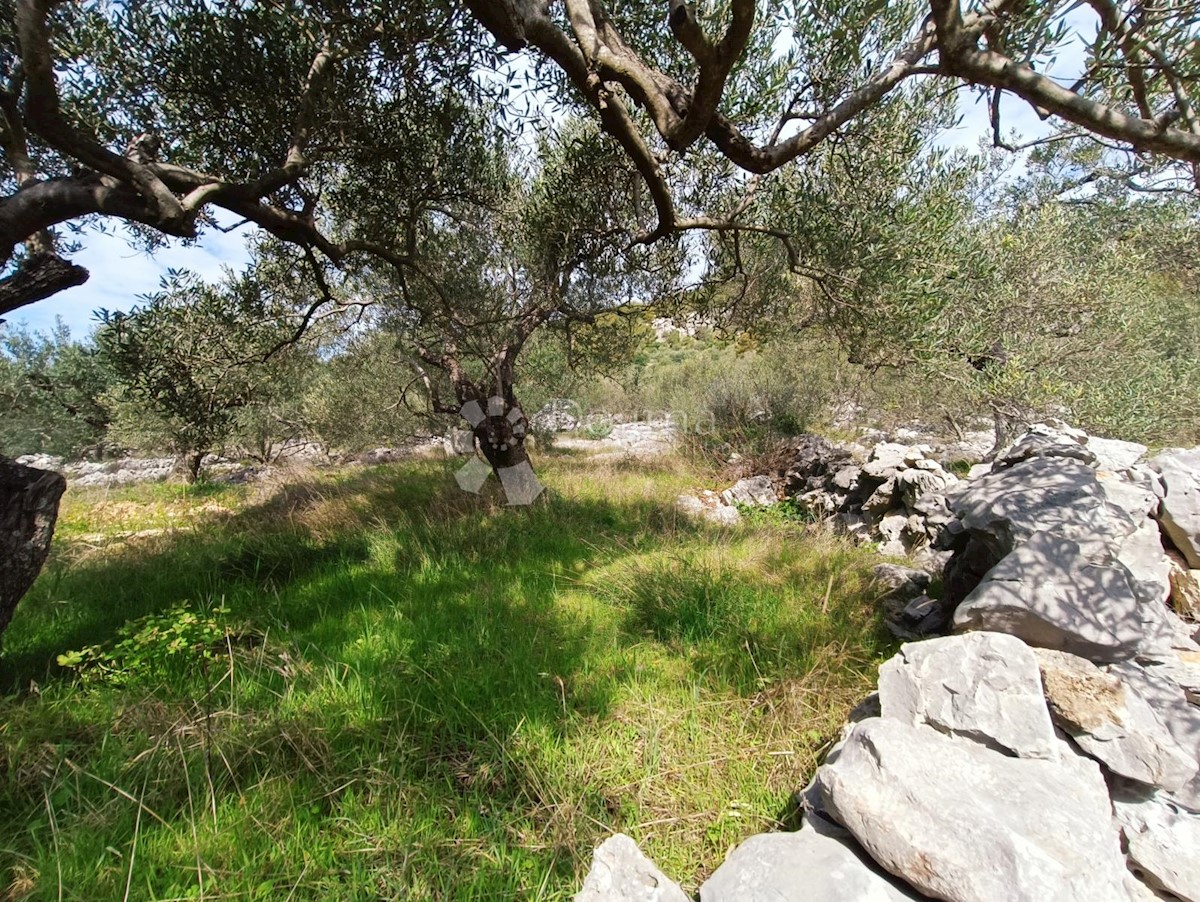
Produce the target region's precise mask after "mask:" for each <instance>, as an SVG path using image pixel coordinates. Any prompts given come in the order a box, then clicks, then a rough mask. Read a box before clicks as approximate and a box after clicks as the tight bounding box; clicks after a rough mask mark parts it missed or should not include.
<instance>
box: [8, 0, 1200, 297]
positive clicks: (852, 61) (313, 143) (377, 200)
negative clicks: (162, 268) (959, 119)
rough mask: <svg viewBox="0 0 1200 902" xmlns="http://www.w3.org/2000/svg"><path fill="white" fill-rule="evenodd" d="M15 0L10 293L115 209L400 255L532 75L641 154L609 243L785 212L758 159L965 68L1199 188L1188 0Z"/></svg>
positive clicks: (342, 260)
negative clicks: (806, 0)
mask: <svg viewBox="0 0 1200 902" xmlns="http://www.w3.org/2000/svg"><path fill="white" fill-rule="evenodd" d="M0 15H2V18H0V117H2V122H0V124H2V126H3V128H2V129H0V132H2V135H0V137H2V141H0V145H2V148H0V149H2V156H3V172H2V178H3V187H2V191H3V197H2V199H0V259H2V260H3V261H4V263H5V265H6V276H5V278H4V279H3V281H2V282H0V312H3V311H7V310H12V309H15V308H16V307H18V306H21V305H23V304H26V303H30V302H31V301H34V300H37V299H39V298H43V297H47V296H49V295H51V294H53V293H55V292H56V291H59V290H62V289H63V288H65V287H68V286H70V285H74V284H78V283H79V282H81V281H82V280H84V279H85V278H86V277H87V274H86V272H85V271H84V270H83V269H82V268H81V267H78V266H77V265H75V264H72V263H70V262H69V259H68V258H69V251H70V246H69V245H67V244H66V242H65V241H64V238H63V236H62V235H61V234H56V230H57V231H58V232H61V231H62V229H63V228H66V229H67V230H69V231H71V232H73V233H74V232H78V231H79V230H80V229H86V228H89V227H95V226H97V225H100V224H102V223H103V222H105V221H111V220H120V221H123V222H125V223H127V224H130V225H131V226H132V227H133V228H135V229H136V230H138V231H139V232H140V234H141V235H142V236H143V237H144V238H145V240H146V241H148V242H151V243H153V242H155V241H158V240H161V239H162V237H163V236H170V237H176V238H184V239H188V238H192V237H194V236H195V235H197V234H198V232H200V231H201V230H203V229H204V228H207V227H212V226H213V225H214V224H215V222H216V221H217V220H216V219H214V216H215V215H216V213H217V212H218V211H225V213H224V214H223V215H225V216H226V219H225V220H224V221H228V218H229V217H232V218H233V219H235V220H236V221H238V222H248V223H252V224H254V225H256V226H258V227H260V228H261V229H263V230H265V232H266V233H268V234H270V235H272V236H275V237H276V238H278V239H280V240H282V241H285V242H288V243H291V244H293V245H294V246H296V247H298V248H300V249H301V251H302V252H303V253H304V254H305V255H306V256H308V257H311V258H312V259H313V260H319V262H320V263H321V264H323V265H329V266H334V267H339V268H347V267H350V268H352V267H354V266H356V265H365V264H366V263H370V264H371V265H381V266H387V267H390V268H391V269H393V270H394V271H395V274H396V275H397V276H404V275H411V271H410V268H411V266H412V264H413V263H414V261H415V260H416V257H417V254H418V249H417V247H416V243H415V242H416V240H417V237H418V232H419V223H420V222H421V220H422V218H423V217H427V216H428V215H429V214H431V213H432V212H435V211H437V210H439V209H441V208H442V207H444V206H446V205H447V204H452V203H454V202H458V201H462V200H464V199H469V198H476V197H479V196H480V195H483V196H486V195H487V193H488V192H489V191H490V190H492V189H494V188H495V186H496V183H495V182H494V181H489V179H488V178H487V177H486V173H487V168H488V166H487V160H489V159H494V158H495V155H494V154H493V153H492V151H491V149H492V148H493V147H494V145H495V143H496V142H497V141H506V143H508V144H509V145H510V146H511V145H512V144H513V140H512V139H513V138H514V134H513V132H514V130H515V126H514V122H515V121H516V120H519V119H520V118H521V103H522V98H524V100H525V101H526V102H528V97H529V96H530V94H529V92H531V91H532V92H533V94H534V95H536V97H537V98H538V102H537V104H536V109H535V110H534V112H533V114H532V115H533V116H534V117H536V116H537V115H538V114H539V113H543V112H545V111H547V110H563V109H574V110H579V111H584V112H586V113H587V114H588V115H589V116H591V117H592V118H593V121H595V122H596V123H598V125H599V127H600V128H601V129H602V130H603V132H605V133H606V134H607V135H609V136H610V137H611V138H612V139H613V140H614V141H615V144H616V145H617V146H618V147H619V148H620V151H621V153H622V154H623V156H624V158H625V159H626V160H627V163H628V165H629V166H631V167H633V169H634V170H635V171H636V172H637V173H638V176H639V180H638V181H637V183H636V190H634V191H633V195H634V196H633V197H632V198H631V201H632V203H631V205H630V208H629V210H628V212H627V213H626V214H625V215H624V216H623V217H622V219H621V221H620V223H619V233H620V234H619V235H618V234H613V235H611V236H609V241H610V242H612V243H613V244H615V245H616V246H620V247H624V246H628V245H629V243H630V242H631V241H632V242H652V241H656V240H658V239H661V238H663V237H665V236H668V235H671V234H674V233H678V232H686V231H690V230H697V229H698V230H715V231H717V232H720V233H729V232H735V231H738V232H740V231H749V232H759V233H766V234H771V235H774V236H776V237H778V238H781V237H782V236H783V235H785V234H787V233H788V232H787V224H786V222H785V223H782V224H781V223H780V222H779V221H778V220H777V218H776V217H774V216H773V215H772V213H773V212H774V211H773V208H772V207H770V206H769V205H767V204H761V203H759V201H758V199H757V195H758V193H759V191H760V184H761V179H762V177H763V176H764V175H766V174H768V173H771V172H774V171H776V170H780V169H784V168H787V167H788V166H789V164H794V163H795V162H796V161H798V160H803V159H804V158H806V157H808V156H810V155H812V154H816V153H821V152H824V150H825V149H826V148H828V147H830V146H844V145H845V144H847V143H848V142H856V143H859V144H863V143H864V142H865V147H866V149H867V150H868V151H869V149H870V147H871V142H872V138H873V135H874V129H875V127H876V123H877V121H878V120H880V118H881V116H882V120H883V121H886V120H887V119H888V114H886V113H881V111H883V110H886V109H887V108H888V107H889V105H894V104H895V103H902V104H903V103H911V102H914V100H915V99H919V98H920V97H921V96H923V95H927V94H929V93H937V92H939V91H940V92H953V91H954V90H955V89H957V88H960V87H967V88H969V89H971V90H976V91H978V92H980V93H981V94H983V95H985V96H986V97H987V98H988V102H989V104H990V108H991V111H992V120H993V127H994V129H993V130H994V139H995V141H996V143H997V144H1006V143H1008V142H1009V140H1010V137H1009V135H1008V133H1007V131H1006V129H1005V116H1006V115H1008V113H1009V111H1011V109H1012V104H1013V102H1014V101H1015V102H1019V103H1023V104H1027V105H1029V106H1030V107H1031V108H1032V109H1034V110H1035V111H1036V112H1037V114H1038V115H1039V116H1041V117H1043V118H1046V119H1047V120H1048V121H1049V122H1051V123H1053V124H1054V125H1055V126H1056V127H1058V130H1057V131H1056V132H1055V134H1054V135H1052V136H1051V138H1052V139H1054V140H1062V141H1064V142H1069V141H1072V140H1078V139H1080V138H1083V139H1085V140H1086V141H1088V142H1091V143H1089V146H1093V147H1099V148H1100V150H1099V151H1098V152H1094V153H1091V154H1090V156H1089V155H1087V154H1084V155H1081V156H1080V157H1079V158H1078V161H1077V165H1076V167H1075V170H1076V172H1075V177H1076V178H1077V179H1095V178H1099V177H1101V176H1103V177H1119V178H1121V179H1123V180H1125V181H1126V183H1128V184H1132V185H1135V186H1137V187H1142V188H1147V187H1154V188H1156V189H1161V188H1163V187H1166V188H1170V189H1183V188H1185V187H1188V186H1189V184H1190V186H1191V187H1193V188H1194V179H1195V175H1196V168H1197V166H1200V119H1198V112H1197V110H1196V108H1195V101H1194V100H1193V99H1192V94H1194V93H1195V85H1196V81H1197V71H1198V69H1200V58H1198V57H1197V54H1196V52H1195V46H1196V40H1197V28H1198V13H1197V8H1196V6H1195V4H1194V3H1186V2H1185V3H1176V4H1152V5H1146V4H1142V3H1140V2H1128V3H1122V2H1117V0H1089V2H1088V3H1086V4H1082V5H1081V4H1074V3H1065V2H1030V3H1016V2H1012V0H991V2H987V3H970V4H968V5H966V6H965V7H964V6H963V5H961V4H960V3H959V2H958V0H932V2H930V3H929V4H928V5H925V4H922V3H918V2H916V0H900V2H884V0H866V2H855V3H850V4H822V3H818V4H811V3H810V4H794V3H791V2H784V0H773V2H770V3H755V2H754V0H730V2H728V3H697V4H689V3H685V2H682V0H669V2H666V3H644V2H642V3H629V4H621V5H620V6H613V7H612V8H609V7H607V6H606V5H605V4H603V3H601V2H597V0H586V2H585V0H568V2H566V3H564V4H561V5H558V4H546V3H543V2H538V0H504V2H500V3H492V2H483V0H479V2H475V0H470V2H466V3H465V4H464V5H462V6H460V5H459V4H457V3H450V2H431V3H414V2H401V3H386V4H384V3H374V2H365V3H342V2H332V3H326V2H322V3H316V4H309V3H299V2H284V3H271V4H259V3H237V4H233V3H204V2H198V0H153V2H146V3H136V4H126V3H117V2H112V0H95V2H79V3H76V2H69V3H68V2H57V0H9V2H7V3H5V4H4V5H3V9H2V10H0ZM522 48H529V51H528V52H527V53H526V54H525V55H524V56H521V57H520V58H513V57H511V56H510V55H509V54H511V53H513V52H515V51H518V50H521V49H522ZM1060 58H1061V59H1069V63H1070V64H1063V63H1061V62H1060V69H1059V70H1054V71H1053V73H1052V74H1047V73H1048V72H1050V71H1051V66H1052V63H1053V61H1054V60H1055V59H1060ZM1062 65H1065V66H1066V68H1065V69H1063V68H1061V66H1062ZM1060 72H1066V73H1067V75H1066V78H1067V81H1066V82H1064V76H1063V75H1062V74H1060ZM933 109H934V110H935V111H934V112H931V113H929V115H930V116H933V117H937V116H940V115H942V114H941V113H940V112H936V106H935V107H934V108H933ZM1051 138H1045V137H1043V138H1042V139H1041V140H1050V139H1051ZM1094 142H1100V143H1099V144H1098V145H1097V144H1095V143H1094ZM516 143H517V144H518V145H520V139H518V140H517V142H516ZM879 159H881V160H883V159H884V158H883V157H882V155H881V156H880V157H879ZM1189 178H1190V179H1191V180H1192V181H1191V183H1189V182H1188V181H1187V179H1189ZM576 189H577V186H576V185H574V184H561V185H559V186H558V187H557V188H556V192H557V193H556V195H555V196H556V198H557V199H558V200H559V201H562V200H564V199H566V198H569V197H571V196H572V194H573V193H574V192H575V191H576ZM794 202H795V203H796V204H797V205H799V206H801V207H803V206H805V205H806V204H807V199H806V198H805V197H796V198H794ZM793 256H794V255H793ZM794 262H796V261H795V260H794ZM798 262H799V263H801V264H803V263H804V262H806V261H804V260H799V261H798Z"/></svg>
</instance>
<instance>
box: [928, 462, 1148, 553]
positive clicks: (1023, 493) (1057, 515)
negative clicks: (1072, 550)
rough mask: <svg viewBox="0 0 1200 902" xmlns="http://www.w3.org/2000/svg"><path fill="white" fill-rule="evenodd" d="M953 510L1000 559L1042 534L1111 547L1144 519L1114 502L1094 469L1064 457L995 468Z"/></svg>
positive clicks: (957, 500) (969, 485)
mask: <svg viewBox="0 0 1200 902" xmlns="http://www.w3.org/2000/svg"><path fill="white" fill-rule="evenodd" d="M951 507H952V508H953V510H954V513H955V514H956V515H957V516H958V518H959V519H960V520H961V522H962V524H963V527H964V528H965V529H966V530H967V531H968V532H969V533H970V534H971V535H973V536H975V537H977V538H978V539H980V540H981V541H982V542H983V543H984V544H985V545H986V546H987V547H988V549H989V550H990V551H991V552H992V554H993V556H994V557H995V558H996V559H997V560H999V559H1000V558H1002V557H1003V556H1004V555H1006V554H1008V553H1009V552H1010V551H1012V550H1013V549H1015V548H1016V547H1017V546H1018V545H1020V544H1021V543H1023V542H1027V541H1028V540H1030V539H1031V538H1033V537H1034V536H1037V535H1040V534H1043V533H1052V534H1053V535H1055V536H1058V537H1059V538H1062V539H1071V540H1073V541H1075V542H1078V543H1079V544H1080V545H1083V546H1085V547H1088V548H1097V547H1103V548H1105V549H1111V548H1113V547H1114V546H1116V545H1119V544H1120V543H1121V542H1122V541H1124V539H1125V538H1126V537H1127V536H1129V535H1130V534H1131V533H1133V532H1134V531H1135V530H1136V529H1137V527H1138V526H1139V525H1140V520H1141V518H1140V517H1135V516H1133V515H1132V514H1130V513H1129V512H1128V511H1127V510H1125V509H1124V508H1123V507H1120V506H1118V505H1116V504H1112V503H1110V502H1109V499H1108V495H1107V494H1106V492H1105V490H1104V488H1103V486H1102V485H1101V484H1100V481H1099V480H1098V479H1097V477H1096V471H1095V470H1094V469H1092V467H1090V466H1089V465H1088V464H1086V463H1083V462H1082V461H1079V460H1075V459H1071V458H1062V457H1034V458H1031V459H1028V460H1022V461H1020V462H1018V463H1015V464H1013V465H1012V466H1010V467H1007V468H1004V469H997V470H994V471H993V472H992V473H989V474H988V475H987V476H983V477H980V478H979V479H976V480H973V481H971V482H969V483H967V486H966V488H965V490H963V491H962V492H960V493H958V494H957V495H956V496H955V497H954V498H953V499H952V501H951Z"/></svg>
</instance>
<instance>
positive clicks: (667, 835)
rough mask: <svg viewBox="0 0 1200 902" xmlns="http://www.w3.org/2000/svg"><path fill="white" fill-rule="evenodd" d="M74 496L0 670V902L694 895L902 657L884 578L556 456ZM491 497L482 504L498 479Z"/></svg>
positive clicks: (756, 519)
mask: <svg viewBox="0 0 1200 902" xmlns="http://www.w3.org/2000/svg"><path fill="white" fill-rule="evenodd" d="M453 466H454V464H453V463H452V462H445V461H413V462H408V463H404V464H396V465H389V466H381V467H374V468H346V469H341V470H336V471H315V470H314V471H308V472H300V471H298V472H294V473H291V474H289V475H287V476H286V477H276V478H274V479H271V480H268V481H267V482H264V483H258V484H251V485H244V486H228V485H212V484H200V485H198V486H193V487H187V486H183V485H174V484H161V485H143V486H136V487H131V488H125V489H120V490H108V491H102V490H95V489H92V490H88V489H70V490H68V493H67V495H66V497H65V499H64V502H63V508H62V512H61V515H60V521H59V525H58V531H57V535H56V539H55V547H54V551H53V553H52V558H51V560H50V562H49V564H48V565H47V567H46V569H45V571H44V572H43V574H42V576H41V577H40V579H39V581H38V583H37V584H36V585H35V587H34V589H33V590H32V591H31V593H30V594H29V595H28V596H27V597H26V598H25V600H24V601H22V603H21V606H20V608H19V609H18V611H17V614H16V617H15V619H14V621H13V623H12V626H11V628H10V629H9V630H8V632H7V633H6V635H5V637H4V648H3V655H2V656H0V689H2V690H3V694H2V695H0V899H7V900H17V899H48V900H55V899H79V900H88V902H93V900H99V899H210V900H218V899H262V900H268V899H269V900H301V899H338V900H376V899H405V900H424V899H513V898H520V899H565V898H569V897H570V896H571V894H572V893H573V892H575V891H576V890H577V889H578V886H579V883H580V881H581V879H582V876H583V874H584V873H585V872H586V870H587V866H588V863H589V861H590V856H591V851H592V848H593V847H594V845H595V844H597V843H598V842H600V841H601V840H602V839H604V838H605V837H606V836H608V835H609V834H611V833H612V832H616V831H623V832H626V833H629V834H630V835H632V836H633V837H634V838H635V839H636V840H637V841H638V842H639V843H640V844H641V846H642V848H643V850H644V851H645V852H646V853H647V854H648V855H650V856H651V857H652V858H653V859H654V860H655V861H656V862H657V863H658V864H659V866H661V867H662V868H663V869H664V870H665V871H666V872H667V873H670V874H672V875H673V876H675V877H677V878H680V879H681V880H682V882H683V884H684V887H685V889H687V890H689V891H694V890H695V889H696V887H697V886H698V885H699V883H700V882H702V880H703V879H704V877H705V876H706V875H707V874H708V873H710V872H711V871H712V870H713V869H714V868H715V867H716V866H717V865H718V864H719V863H720V862H721V860H722V859H723V857H724V855H725V854H726V852H727V851H728V850H729V849H730V848H731V847H732V846H733V845H735V844H736V843H737V842H738V841H739V840H741V839H742V838H744V837H746V836H748V835H750V834H753V833H758V832H762V831H764V830H770V829H773V828H777V827H786V826H787V825H788V824H791V823H794V822H795V806H794V802H793V798H792V797H793V794H794V793H795V791H796V790H798V789H800V788H801V787H802V786H803V785H804V784H805V782H806V781H807V779H808V777H809V775H810V774H811V773H812V771H813V770H814V768H815V766H816V764H817V762H818V761H819V758H820V756H821V754H822V753H823V752H824V751H825V750H826V749H827V748H828V746H829V745H830V743H831V742H832V741H833V740H834V739H835V738H836V737H837V734H838V730H839V728H840V726H841V724H842V723H843V721H844V719H845V716H846V713H847V711H848V710H849V709H850V708H851V707H852V706H853V705H854V704H855V703H856V702H858V701H859V700H860V699H861V698H862V697H863V696H864V695H865V694H866V693H867V692H868V691H870V689H871V688H872V686H873V682H874V678H875V673H876V670H877V666H878V663H879V662H880V661H881V660H883V659H884V658H885V657H887V656H888V655H889V654H890V653H891V652H892V651H893V650H894V648H895V644H894V641H893V640H891V639H890V637H888V635H887V633H886V631H885V630H884V629H883V628H882V626H881V623H880V621H879V619H878V616H877V613H876V611H875V606H874V601H875V596H876V591H875V590H874V589H872V587H871V584H870V568H871V565H872V564H873V563H875V562H876V561H877V560H878V558H877V556H876V555H874V554H873V552H871V551H870V550H867V549H858V548H855V547H853V546H851V545H850V544H848V543H847V542H845V541H844V540H842V539H839V538H837V537H835V536H833V535H831V534H829V533H828V532H827V531H825V530H824V529H823V528H822V527H821V526H819V525H816V524H811V523H804V522H800V521H798V520H791V519H788V518H787V517H786V516H785V515H780V514H765V513H764V514H756V515H754V516H748V517H746V518H745V519H744V521H743V523H742V524H741V525H740V526H737V527H733V528H729V529H718V528H716V527H708V526H703V525H699V524H696V523H693V522H690V521H688V520H685V519H683V518H681V517H680V516H679V515H678V514H677V513H676V511H675V509H674V504H673V501H674V498H675V496H676V495H677V494H679V493H680V492H682V491H685V490H688V489H692V488H696V487H701V486H705V485H708V484H709V480H711V478H712V476H711V474H706V473H703V472H697V470H696V469H695V468H694V467H692V466H690V465H689V464H687V463H686V462H685V461H683V460H682V459H678V458H667V459H662V460H658V461H653V462H650V461H641V462H638V461H626V462H603V463H601V462H597V461H593V460H589V459H587V458H585V457H574V456H570V455H568V454H564V453H558V454H547V455H543V456H542V458H541V459H540V460H539V474H540V476H541V479H542V481H543V482H544V483H545V484H546V485H547V486H548V492H547V493H546V496H545V497H544V498H543V499H541V500H540V501H539V503H537V504H535V505H533V506H532V507H529V508H509V507H505V506H504V504H503V499H502V497H500V496H498V495H497V494H496V493H495V492H494V491H493V490H494V489H495V486H491V487H490V489H489V490H487V491H485V492H484V494H483V495H481V496H474V495H469V494H465V493H463V492H461V491H459V489H458V488H457V486H456V485H455V483H454V480H453V478H452V471H453ZM493 482H494V480H493Z"/></svg>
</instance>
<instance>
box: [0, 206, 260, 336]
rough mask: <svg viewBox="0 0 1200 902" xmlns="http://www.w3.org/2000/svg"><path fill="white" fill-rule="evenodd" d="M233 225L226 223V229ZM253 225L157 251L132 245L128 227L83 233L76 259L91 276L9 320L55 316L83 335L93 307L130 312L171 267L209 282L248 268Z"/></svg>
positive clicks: (46, 321) (36, 324)
mask: <svg viewBox="0 0 1200 902" xmlns="http://www.w3.org/2000/svg"><path fill="white" fill-rule="evenodd" d="M231 223H232V220H228V221H226V222H225V223H223V224H224V225H225V226H226V227H228V225H230V224H231ZM252 229H253V226H246V227H244V228H241V229H238V230H237V231H235V232H229V233H226V232H221V231H218V230H215V229H210V230H209V231H208V232H206V233H205V234H204V235H203V236H202V237H201V239H200V240H199V241H198V242H196V243H195V244H192V245H190V246H185V245H184V244H183V243H182V242H174V243H172V244H171V245H170V246H168V247H164V248H160V249H159V250H157V251H155V252H154V253H153V255H151V254H147V253H145V252H144V251H141V250H139V249H138V248H137V247H135V246H133V245H131V244H130V243H129V240H128V237H127V235H126V234H125V232H124V230H123V229H119V230H117V231H115V232H113V233H107V234H98V233H89V234H86V235H84V236H83V239H82V241H83V244H84V247H83V249H82V250H81V251H80V252H79V253H77V254H74V255H73V256H72V257H71V260H72V262H74V263H78V264H79V265H80V266H84V267H86V268H87V270H88V272H90V273H91V278H89V279H88V280H87V282H85V283H84V284H83V285H80V286H78V287H76V288H70V289H68V290H67V291H64V292H62V293H60V294H57V295H55V296H54V297H52V298H48V299H46V300H44V301H39V302H38V303H36V304H31V305H29V306H28V307H22V308H21V309H20V310H17V311H15V312H14V313H12V314H11V315H9V316H8V317H6V320H7V321H8V322H10V323H12V324H13V325H22V324H23V325H25V326H27V327H28V328H30V329H36V330H49V329H50V328H51V327H52V326H53V325H54V321H55V318H56V317H62V319H63V321H64V322H65V323H66V324H67V325H68V326H70V328H71V333H72V334H73V335H74V336H75V337H77V338H80V337H83V336H84V335H86V334H87V333H88V332H90V331H91V329H92V328H93V327H94V326H95V324H96V321H95V318H94V315H93V314H94V311H96V310H98V309H100V308H102V307H103V308H105V309H107V310H128V309H129V308H130V307H132V306H133V305H134V304H136V303H137V299H138V296H139V295H142V294H146V293H148V292H152V291H155V290H156V289H157V288H158V284H159V280H160V279H161V278H162V276H163V274H164V273H165V272H166V271H167V270H168V269H171V268H174V269H190V270H191V271H193V272H195V273H197V274H198V275H200V276H201V277H202V278H204V279H206V280H214V279H217V278H220V276H221V273H222V271H223V269H224V268H225V267H229V268H231V269H233V270H241V269H243V268H245V266H246V264H247V263H248V262H249V260H250V255H249V253H248V251H247V250H246V237H247V236H248V235H249V234H250V233H251V230H252Z"/></svg>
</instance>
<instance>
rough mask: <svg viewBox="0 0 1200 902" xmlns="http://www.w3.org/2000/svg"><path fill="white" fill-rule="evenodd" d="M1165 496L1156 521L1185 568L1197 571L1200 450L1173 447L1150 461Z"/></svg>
mask: <svg viewBox="0 0 1200 902" xmlns="http://www.w3.org/2000/svg"><path fill="white" fill-rule="evenodd" d="M1150 465H1151V466H1152V467H1153V468H1154V469H1155V470H1156V471H1158V473H1159V474H1160V475H1161V476H1162V481H1163V486H1164V488H1165V491H1166V494H1165V497H1164V498H1163V500H1162V512H1161V513H1160V515H1159V522H1160V523H1162V527H1163V531H1164V532H1166V534H1167V535H1168V536H1169V537H1170V539H1171V541H1172V542H1174V543H1175V547H1176V548H1178V549H1179V550H1180V551H1181V552H1182V553H1183V556H1184V557H1185V558H1187V562H1188V566H1189V567H1192V568H1195V569H1200V448H1191V449H1190V450H1184V449H1183V448H1172V449H1170V450H1167V451H1163V452H1162V453H1161V454H1159V455H1158V456H1156V457H1154V458H1153V459H1152V460H1151V461H1150Z"/></svg>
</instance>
